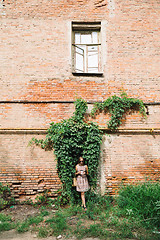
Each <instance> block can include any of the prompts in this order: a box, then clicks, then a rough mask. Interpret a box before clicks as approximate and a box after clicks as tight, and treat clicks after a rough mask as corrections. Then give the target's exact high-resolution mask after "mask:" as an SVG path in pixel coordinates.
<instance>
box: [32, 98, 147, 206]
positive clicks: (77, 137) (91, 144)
mask: <svg viewBox="0 0 160 240" xmlns="http://www.w3.org/2000/svg"><path fill="white" fill-rule="evenodd" d="M87 108H88V107H87V103H86V101H84V100H83V99H77V100H76V101H75V112H74V114H73V116H72V117H71V118H69V119H67V120H62V121H61V122H60V123H54V122H52V123H51V124H50V127H49V129H48V130H47V135H46V138H45V139H41V140H38V139H36V138H33V139H32V140H31V143H35V144H36V145H39V146H41V147H42V148H43V149H46V150H47V149H50V150H52V149H53V150H54V154H55V156H56V160H57V170H58V176H59V178H60V179H61V182H62V190H61V195H60V197H59V199H60V201H61V203H62V204H64V203H67V202H69V201H75V199H79V196H78V193H77V192H76V190H75V189H74V188H73V187H72V178H73V177H74V176H75V166H76V164H77V163H78V159H79V157H80V156H82V157H83V158H84V160H85V164H87V165H88V170H89V184H90V186H91V189H93V190H94V189H95V188H96V184H97V175H98V164H99V156H100V144H101V141H102V134H101V132H100V130H99V126H98V125H96V124H95V123H93V122H88V123H86V122H85V121H84V117H85V113H86V111H87ZM129 110H138V111H139V112H140V113H141V114H142V115H143V116H145V115H146V114H145V106H144V104H143V102H142V101H141V100H138V99H134V98H128V96H127V95H126V94H125V93H123V94H122V95H121V97H118V96H116V95H114V96H112V97H109V98H108V99H107V100H106V101H104V102H103V103H95V104H94V107H93V109H92V112H91V115H92V116H93V117H94V116H95V115H96V114H97V113H98V112H101V111H104V112H107V111H108V112H109V113H110V114H111V119H110V121H109V122H108V128H109V129H110V130H116V129H117V128H118V127H119V126H120V124H121V120H122V117H123V116H124V114H125V113H127V111H129ZM93 194H94V193H93V192H92V191H91V190H90V191H89V192H87V196H88V198H91V197H93ZM87 196H86V197H87Z"/></svg>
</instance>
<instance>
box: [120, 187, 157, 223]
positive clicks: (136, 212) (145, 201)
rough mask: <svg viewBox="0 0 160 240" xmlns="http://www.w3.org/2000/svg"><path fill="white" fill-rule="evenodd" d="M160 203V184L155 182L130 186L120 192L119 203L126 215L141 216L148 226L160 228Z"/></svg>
mask: <svg viewBox="0 0 160 240" xmlns="http://www.w3.org/2000/svg"><path fill="white" fill-rule="evenodd" d="M159 201H160V184H159V183H154V182H145V183H139V184H137V185H128V186H125V187H123V188H122V189H121V190H120V191H119V197H118V198H117V203H118V205H119V207H120V208H121V209H123V210H125V212H126V214H130V215H131V214H132V215H133V216H139V218H141V219H142V220H143V221H144V224H145V225H146V226H148V227H149V226H150V227H153V226H156V227H160V214H159V207H158V205H157V202H159Z"/></svg>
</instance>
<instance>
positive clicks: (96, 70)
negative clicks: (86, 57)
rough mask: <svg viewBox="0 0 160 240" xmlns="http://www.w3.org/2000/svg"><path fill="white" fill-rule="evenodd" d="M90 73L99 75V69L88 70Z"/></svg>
mask: <svg viewBox="0 0 160 240" xmlns="http://www.w3.org/2000/svg"><path fill="white" fill-rule="evenodd" d="M88 72H89V73H98V68H88Z"/></svg>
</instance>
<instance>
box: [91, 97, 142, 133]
mask: <svg viewBox="0 0 160 240" xmlns="http://www.w3.org/2000/svg"><path fill="white" fill-rule="evenodd" d="M129 110H136V111H139V112H140V114H141V115H142V116H143V117H146V112H145V105H144V103H143V101H142V100H139V99H136V98H129V97H128V96H127V94H126V93H122V94H121V97H118V96H116V95H114V96H112V97H109V98H108V99H107V100H105V101H104V102H102V103H98V102H96V103H95V104H94V107H93V109H92V111H91V116H92V117H95V115H96V114H98V112H102V111H104V112H109V113H110V115H111V118H110V120H109V122H108V123H107V127H108V129H110V130H116V129H117V128H118V127H119V126H120V125H121V123H122V118H123V116H124V114H126V113H127V112H128V111H129Z"/></svg>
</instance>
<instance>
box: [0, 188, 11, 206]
mask: <svg viewBox="0 0 160 240" xmlns="http://www.w3.org/2000/svg"><path fill="white" fill-rule="evenodd" d="M13 203H14V198H13V197H11V190H10V188H9V187H8V186H5V185H3V184H2V183H0V210H1V209H3V208H5V207H7V206H9V205H11V204H13Z"/></svg>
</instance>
